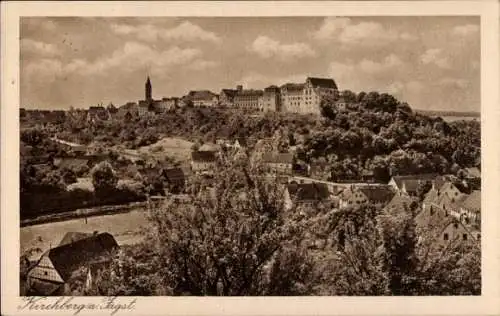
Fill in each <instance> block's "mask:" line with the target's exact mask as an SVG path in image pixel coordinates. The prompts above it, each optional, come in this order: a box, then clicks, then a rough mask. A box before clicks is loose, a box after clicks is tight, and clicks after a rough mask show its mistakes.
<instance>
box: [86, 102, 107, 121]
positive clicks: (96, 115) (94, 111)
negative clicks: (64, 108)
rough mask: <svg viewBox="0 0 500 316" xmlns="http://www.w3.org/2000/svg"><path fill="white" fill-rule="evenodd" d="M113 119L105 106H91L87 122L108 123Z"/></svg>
mask: <svg viewBox="0 0 500 316" xmlns="http://www.w3.org/2000/svg"><path fill="white" fill-rule="evenodd" d="M110 119H111V114H110V113H109V112H108V110H107V109H106V108H105V107H103V106H91V107H90V108H89V110H88V111H87V122H92V123H95V122H98V121H107V120H110Z"/></svg>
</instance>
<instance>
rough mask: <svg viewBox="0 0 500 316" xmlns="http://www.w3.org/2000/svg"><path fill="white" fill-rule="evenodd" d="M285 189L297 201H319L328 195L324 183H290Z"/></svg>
mask: <svg viewBox="0 0 500 316" xmlns="http://www.w3.org/2000/svg"><path fill="white" fill-rule="evenodd" d="M287 189H288V193H289V194H290V195H291V196H294V197H295V198H296V199H297V200H298V201H321V200H325V199H327V198H328V197H329V195H330V192H329V191H328V186H327V185H326V184H324V183H301V184H297V183H291V184H289V185H288V186H287Z"/></svg>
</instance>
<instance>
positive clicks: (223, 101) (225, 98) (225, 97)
mask: <svg viewBox="0 0 500 316" xmlns="http://www.w3.org/2000/svg"><path fill="white" fill-rule="evenodd" d="M237 92H238V90H234V89H222V90H221V92H220V93H219V103H220V105H222V106H232V105H233V104H234V97H235V96H236V93H237Z"/></svg>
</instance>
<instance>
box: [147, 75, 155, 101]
mask: <svg viewBox="0 0 500 316" xmlns="http://www.w3.org/2000/svg"><path fill="white" fill-rule="evenodd" d="M145 90H146V99H145V100H146V101H152V100H153V98H152V90H153V87H152V86H151V80H150V79H149V76H148V79H147V80H146V89H145Z"/></svg>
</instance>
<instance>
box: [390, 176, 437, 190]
mask: <svg viewBox="0 0 500 316" xmlns="http://www.w3.org/2000/svg"><path fill="white" fill-rule="evenodd" d="M436 177H437V175H436V174H419V175H406V176H393V177H392V179H393V180H394V182H396V185H397V187H398V188H399V189H400V190H401V189H402V188H403V184H404V186H405V188H406V191H407V192H416V191H417V188H418V186H419V184H420V183H422V182H425V181H431V182H432V181H433V180H434V179H436Z"/></svg>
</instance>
